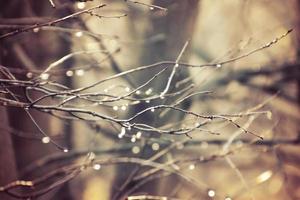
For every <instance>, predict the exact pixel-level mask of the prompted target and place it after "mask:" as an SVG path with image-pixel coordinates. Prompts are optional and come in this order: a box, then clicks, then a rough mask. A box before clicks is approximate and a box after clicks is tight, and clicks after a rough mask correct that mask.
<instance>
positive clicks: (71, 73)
mask: <svg viewBox="0 0 300 200" xmlns="http://www.w3.org/2000/svg"><path fill="white" fill-rule="evenodd" d="M66 75H67V76H69V77H71V76H73V75H74V72H73V71H71V70H68V71H67V72H66Z"/></svg>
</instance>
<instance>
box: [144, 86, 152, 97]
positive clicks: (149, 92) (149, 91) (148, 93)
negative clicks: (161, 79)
mask: <svg viewBox="0 0 300 200" xmlns="http://www.w3.org/2000/svg"><path fill="white" fill-rule="evenodd" d="M152 91H153V90H152V88H149V89H148V90H146V92H145V94H146V95H150V94H151V93H152Z"/></svg>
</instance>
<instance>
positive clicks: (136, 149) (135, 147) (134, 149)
mask: <svg viewBox="0 0 300 200" xmlns="http://www.w3.org/2000/svg"><path fill="white" fill-rule="evenodd" d="M131 151H132V153H134V154H138V153H140V151H141V149H140V147H139V146H134V147H132V149H131Z"/></svg>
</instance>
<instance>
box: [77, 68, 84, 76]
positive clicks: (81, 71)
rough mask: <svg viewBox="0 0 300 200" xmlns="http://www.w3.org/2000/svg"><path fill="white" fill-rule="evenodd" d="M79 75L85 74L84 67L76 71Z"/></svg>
mask: <svg viewBox="0 0 300 200" xmlns="http://www.w3.org/2000/svg"><path fill="white" fill-rule="evenodd" d="M75 73H76V75H77V76H83V75H84V70H83V69H78V70H76V71H75Z"/></svg>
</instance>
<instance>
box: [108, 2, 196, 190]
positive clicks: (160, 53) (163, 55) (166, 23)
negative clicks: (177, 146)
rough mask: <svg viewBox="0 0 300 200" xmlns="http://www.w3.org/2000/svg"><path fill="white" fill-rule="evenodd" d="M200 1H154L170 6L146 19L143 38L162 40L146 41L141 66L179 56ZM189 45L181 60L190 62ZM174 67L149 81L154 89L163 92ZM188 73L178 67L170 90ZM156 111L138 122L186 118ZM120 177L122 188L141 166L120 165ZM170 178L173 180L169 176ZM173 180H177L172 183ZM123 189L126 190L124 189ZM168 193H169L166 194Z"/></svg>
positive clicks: (146, 75) (146, 154) (141, 77)
mask: <svg viewBox="0 0 300 200" xmlns="http://www.w3.org/2000/svg"><path fill="white" fill-rule="evenodd" d="M198 3H199V1H198V0H185V1H181V0H165V1H160V0H155V1H154V2H153V4H154V5H158V6H162V7H165V8H168V11H167V13H164V12H163V11H160V10H156V11H155V10H154V11H153V12H152V11H149V18H148V19H147V20H148V22H146V23H147V28H146V30H145V35H144V38H150V37H155V36H162V37H158V38H161V39H159V40H156V41H155V42H151V43H147V42H146V45H145V46H143V48H142V50H141V52H142V53H141V56H140V61H139V62H140V63H139V65H147V64H152V63H155V62H158V61H163V60H171V61H174V62H175V60H176V59H177V57H178V55H179V53H180V52H181V50H182V48H183V46H184V44H185V43H186V42H187V41H188V40H191V39H192V35H193V32H194V26H195V22H196V18H197V15H198ZM190 46H191V44H189V46H188V47H190ZM188 49H189V48H187V50H186V51H185V52H184V55H183V57H182V59H181V60H180V61H187V59H188V57H189V50H188ZM163 67H164V66H161V67H160V68H159V69H155V70H151V71H149V70H147V71H143V72H140V73H136V74H135V75H134V76H133V78H132V80H134V82H135V84H136V85H137V86H138V85H141V84H143V83H144V82H145V81H146V80H149V79H150V78H151V77H153V76H154V75H155V74H156V73H158V72H159V71H160V70H162V69H163ZM172 69H173V68H172V67H170V68H169V69H168V70H167V71H165V72H164V73H163V74H162V75H160V76H159V77H157V78H156V79H155V81H154V82H153V83H152V84H150V85H151V86H148V87H149V88H150V87H151V88H152V89H153V91H154V92H156V93H158V94H159V93H161V92H162V91H163V90H164V88H165V87H166V84H167V80H168V77H169V76H170V73H171V71H172ZM188 76H189V72H188V70H187V69H186V68H183V69H181V68H179V69H178V70H177V71H176V74H175V76H174V79H173V81H172V84H171V87H170V90H169V91H168V93H172V92H174V89H175V84H174V83H176V82H177V81H180V80H183V79H185V78H187V77H188ZM188 84H191V82H188V83H186V84H185V85H182V86H181V87H178V88H176V91H178V90H180V89H182V88H183V87H186V86H187V85H188ZM148 87H147V88H144V89H143V90H147V89H148ZM176 99H177V98H176V97H172V98H169V99H164V100H162V99H160V100H155V101H152V102H150V103H149V104H147V103H140V104H139V105H138V106H135V107H133V108H132V109H131V110H130V111H129V114H130V115H133V114H134V113H137V112H139V111H141V110H143V109H145V108H147V107H149V106H154V105H157V104H164V103H170V102H173V103H174V102H175V101H176ZM190 103H191V102H190V101H186V103H185V104H183V105H181V106H182V108H184V109H186V108H188V107H189V106H190ZM155 112H156V114H155V115H154V114H152V113H145V114H144V115H143V117H142V118H141V119H139V120H138V123H145V124H149V125H151V126H156V127H159V126H161V125H164V124H166V123H172V121H173V122H174V121H178V120H181V119H182V118H183V115H181V114H178V113H174V112H172V111H170V112H168V114H167V115H165V116H164V117H163V118H160V119H157V118H155V116H157V115H158V114H157V112H159V111H155ZM151 137H159V135H157V136H154V135H151ZM154 153H155V152H153V150H152V149H151V146H149V145H147V144H145V146H144V148H143V150H142V153H141V154H140V157H142V158H145V159H148V158H150V157H151V156H152V155H153V154H154ZM117 170H118V171H117V175H116V177H117V179H116V181H115V183H114V185H115V186H116V187H119V186H121V185H124V182H125V180H126V179H127V177H128V176H130V175H129V174H131V175H132V176H134V174H135V173H136V172H137V171H138V170H139V168H138V166H136V167H135V168H134V167H132V165H131V166H124V165H122V166H120V167H118V168H117ZM168 181H174V180H171V179H169V180H168ZM173 183H174V182H173ZM135 184H136V183H134V182H130V183H129V184H128V185H127V186H126V188H125V189H124V191H128V190H130V188H131V187H133V186H134V185H135ZM174 187H175V186H174V184H164V183H163V182H162V180H158V182H156V183H155V184H151V186H150V185H149V184H147V185H145V186H144V187H143V188H141V189H140V190H139V191H140V192H146V193H149V194H156V193H158V192H159V191H164V192H166V191H170V190H171V191H172V188H173V189H174ZM124 191H123V192H124ZM114 192H115V191H114V190H113V191H112V195H114ZM165 194H168V193H165Z"/></svg>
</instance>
